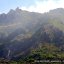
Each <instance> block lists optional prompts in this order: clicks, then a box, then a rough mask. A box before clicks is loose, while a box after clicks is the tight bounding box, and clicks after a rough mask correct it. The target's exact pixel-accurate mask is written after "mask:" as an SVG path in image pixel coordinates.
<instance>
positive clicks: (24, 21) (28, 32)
mask: <svg viewBox="0 0 64 64" xmlns="http://www.w3.org/2000/svg"><path fill="white" fill-rule="evenodd" d="M40 43H51V44H55V46H58V47H59V48H61V49H62V50H63V48H64V9H62V8H58V9H55V10H51V11H50V12H48V13H44V14H40V13H34V12H28V11H23V10H21V9H19V8H17V9H16V10H12V9H11V10H10V11H9V12H8V13H7V14H5V13H3V14H0V57H4V58H8V59H10V58H13V57H14V58H15V57H20V56H21V55H26V54H28V53H29V51H30V50H31V48H36V47H38V45H39V44H40Z"/></svg>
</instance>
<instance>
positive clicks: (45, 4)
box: [0, 0, 64, 13]
mask: <svg viewBox="0 0 64 64" xmlns="http://www.w3.org/2000/svg"><path fill="white" fill-rule="evenodd" d="M17 7H19V8H21V9H23V10H28V11H31V12H32V11H33V12H40V13H43V12H48V11H49V10H51V9H56V8H64V0H0V13H3V12H5V13H7V12H8V11H9V10H10V9H15V8H17Z"/></svg>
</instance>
